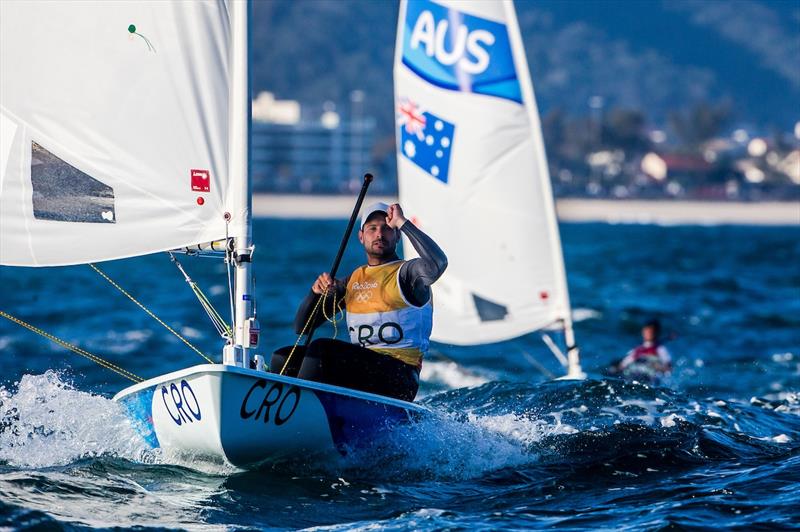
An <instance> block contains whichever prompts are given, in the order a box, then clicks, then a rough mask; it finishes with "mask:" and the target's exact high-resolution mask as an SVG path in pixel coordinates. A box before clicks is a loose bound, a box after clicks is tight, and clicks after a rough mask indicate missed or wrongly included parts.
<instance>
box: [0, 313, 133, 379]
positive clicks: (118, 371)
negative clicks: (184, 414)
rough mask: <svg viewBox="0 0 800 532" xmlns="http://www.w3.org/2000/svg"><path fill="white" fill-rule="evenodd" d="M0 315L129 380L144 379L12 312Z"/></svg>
mask: <svg viewBox="0 0 800 532" xmlns="http://www.w3.org/2000/svg"><path fill="white" fill-rule="evenodd" d="M0 316H2V317H4V318H6V319H7V320H9V321H12V322H14V323H16V324H17V325H21V326H22V327H25V328H26V329H28V330H29V331H31V332H34V333H36V334H38V335H40V336H43V337H45V338H47V339H48V340H50V341H51V342H53V343H56V344H58V345H60V346H61V347H63V348H65V349H68V350H70V351H72V352H73V353H76V354H78V355H81V356H83V357H85V358H88V359H89V360H91V361H92V362H94V363H96V364H98V365H100V366H102V367H104V368H105V369H107V370H109V371H113V372H114V373H116V374H118V375H120V376H122V377H125V378H126V379H128V380H131V381H133V382H136V383H139V382H142V381H143V380H144V379H143V378H141V377H139V376H138V375H136V374H134V373H131V372H130V371H128V370H126V369H124V368H121V367H119V366H117V365H116V364H113V363H111V362H109V361H108V360H105V359H103V358H101V357H99V356H97V355H93V354H92V353H90V352H88V351H86V350H85V349H81V348H80V347H78V346H76V345H73V344H71V343H69V342H66V341H64V340H62V339H61V338H57V337H55V336H53V335H52V334H50V333H47V332H45V331H43V330H41V329H39V328H38V327H35V326H33V325H31V324H30V323H26V322H24V321H22V320H21V319H19V318H15V317H14V316H12V315H11V314H8V313H7V312H3V311H2V310H0Z"/></svg>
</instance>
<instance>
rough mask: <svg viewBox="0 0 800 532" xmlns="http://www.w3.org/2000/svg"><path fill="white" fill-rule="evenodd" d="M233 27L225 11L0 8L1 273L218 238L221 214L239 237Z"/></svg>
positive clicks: (190, 7)
mask: <svg viewBox="0 0 800 532" xmlns="http://www.w3.org/2000/svg"><path fill="white" fill-rule="evenodd" d="M230 27H231V24H230V17H229V11H228V5H227V4H226V3H225V2H222V1H208V2H199V1H198V2H167V1H164V2H139V1H114V2H91V1H78V0H75V1H68V2H32V1H27V0H23V1H13V0H4V1H3V2H2V3H0V264H4V265H16V266H51V265H63V264H75V263H84V262H89V261H100V260H107V259H116V258H122V257H128V256H135V255H142V254H145V253H151V252H156V251H162V250H166V249H171V248H176V247H182V246H185V245H191V244H197V243H200V242H208V241H212V240H217V239H220V238H224V237H225V236H226V223H225V219H224V216H225V213H226V212H229V213H230V215H231V224H230V227H228V228H227V230H228V231H229V232H230V234H231V235H234V234H238V233H241V232H242V228H241V227H240V226H242V225H243V224H244V223H245V220H244V216H243V209H242V207H241V205H242V204H243V203H242V201H241V198H239V199H237V200H236V202H235V204H234V203H233V202H232V196H235V195H237V194H240V193H231V191H230V189H231V188H236V187H237V185H235V184H232V183H231V181H232V180H231V179H229V178H228V175H229V168H228V162H229V161H228V159H229V154H228V143H229V137H228V134H229V84H230V82H229V64H230V57H229V55H230V46H231V45H230V33H231V30H230ZM239 179H241V177H240V178H239ZM238 188H239V189H240V188H241V187H240V186H239V187H238ZM237 190H238V189H237ZM236 205H238V207H237V206H236Z"/></svg>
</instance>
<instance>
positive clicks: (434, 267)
mask: <svg viewBox="0 0 800 532" xmlns="http://www.w3.org/2000/svg"><path fill="white" fill-rule="evenodd" d="M400 231H402V232H403V234H404V235H406V236H407V237H408V239H409V240H410V241H411V245H412V246H414V249H415V250H416V251H417V253H418V254H419V258H416V259H411V260H410V261H408V262H406V263H405V264H403V266H402V267H401V268H400V290H402V291H403V295H404V296H405V298H406V299H407V300H408V301H409V303H411V304H412V305H416V306H422V305H424V304H425V303H427V302H428V300H429V299H430V297H431V285H432V284H433V283H434V282H435V281H436V280H437V279H438V278H439V277H441V275H442V274H443V273H444V271H445V269H447V256H446V255H445V254H444V251H442V249H441V248H440V247H439V246H437V245H436V242H434V241H433V239H432V238H431V237H429V236H428V235H426V234H425V233H423V232H422V231H421V230H420V229H419V228H418V227H417V226H415V225H414V224H412V223H411V222H409V221H406V223H404V224H403V226H402V227H401V228H400Z"/></svg>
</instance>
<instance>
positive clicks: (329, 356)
mask: <svg viewBox="0 0 800 532" xmlns="http://www.w3.org/2000/svg"><path fill="white" fill-rule="evenodd" d="M401 234H404V235H406V237H408V239H409V241H410V242H411V244H412V245H413V246H414V249H415V250H416V252H417V254H418V255H419V257H418V258H414V259H411V260H401V259H400V258H399V257H398V256H397V249H396V248H397V244H398V242H399V241H400V235H401ZM358 240H359V241H360V242H361V244H362V245H363V246H364V251H365V252H366V255H367V264H365V265H363V266H360V267H358V268H356V269H355V271H354V272H353V273H351V274H350V275H349V276H348V277H347V278H345V279H341V280H340V279H336V280H335V281H334V280H333V279H332V278H331V276H330V274H329V273H327V272H326V273H322V274H320V276H319V277H318V278H317V280H316V281H314V284H313V285H312V287H311V291H310V293H309V294H308V295H307V296H306V298H305V299H304V300H303V302H302V303H301V305H300V308H299V309H298V311H297V315H296V317H295V330H296V332H297V333H298V334H301V333H302V332H305V333H308V332H309V330H310V329H313V328H316V327H317V326H319V325H320V324H321V323H323V322H324V320H325V316H327V317H328V318H330V317H331V316H333V315H334V313H335V311H336V308H335V307H334V301H335V302H336V306H337V307H340V308H341V306H340V304H341V303H342V302H343V303H344V309H345V310H346V314H347V329H348V331H349V333H350V342H343V341H341V340H336V339H328V338H325V339H322V338H321V339H317V340H314V341H313V342H311V344H309V345H308V348H307V349H305V348H303V347H302V346H298V347H297V348H295V352H294V354H292V355H291V357H290V358H289V364H288V366H287V371H286V372H285V374H287V375H296V376H297V377H299V378H302V379H308V380H313V381H318V382H324V383H327V384H334V385H337V386H343V387H347V388H353V389H357V390H362V391H366V392H372V393H376V394H380V395H385V396H389V397H395V398H398V399H403V400H406V401H411V400H413V399H414V397H415V396H416V394H417V389H418V388H419V372H420V369H421V367H422V359H423V357H424V356H425V354H426V352H427V351H428V344H429V338H430V334H431V327H432V323H433V305H432V301H431V285H432V284H433V283H434V282H435V281H436V280H437V279H438V278H439V277H440V276H441V275H442V273H444V271H445V268H447V257H446V256H445V254H444V253H443V252H442V250H441V249H440V248H439V246H437V245H436V243H435V242H434V241H433V240H432V239H431V238H430V237H429V236H428V235H426V234H425V233H423V232H422V231H421V230H420V229H419V228H417V227H416V226H415V225H414V224H413V223H411V222H410V221H409V220H407V219H406V217H405V216H404V215H403V209H401V208H400V205H398V204H396V203H395V204H393V205H386V204H385V203H375V204H373V205H370V206H369V207H367V208H366V209H365V210H364V211H363V213H362V216H361V226H360V229H359V231H358ZM323 295H324V304H323V306H324V308H323V312H319V311H318V312H317V314H316V316H315V319H314V322H313V323H308V321H309V319H310V316H311V315H312V311H313V309H314V306H315V305H316V304H317V300H318V298H319V297H320V296H323ZM291 351H292V348H291V347H284V348H281V349H279V350H278V351H276V352H275V354H273V356H272V360H271V364H270V366H271V367H272V369H273V371H280V370H281V368H283V366H284V364H285V363H286V360H287V357H289V353H291Z"/></svg>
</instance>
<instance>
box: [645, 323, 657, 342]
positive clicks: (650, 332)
mask: <svg viewBox="0 0 800 532" xmlns="http://www.w3.org/2000/svg"><path fill="white" fill-rule="evenodd" d="M657 336H658V335H657V334H656V328H655V327H653V326H652V325H647V326H646V327H643V328H642V339H643V340H644V341H645V342H655V341H656V337H657Z"/></svg>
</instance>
